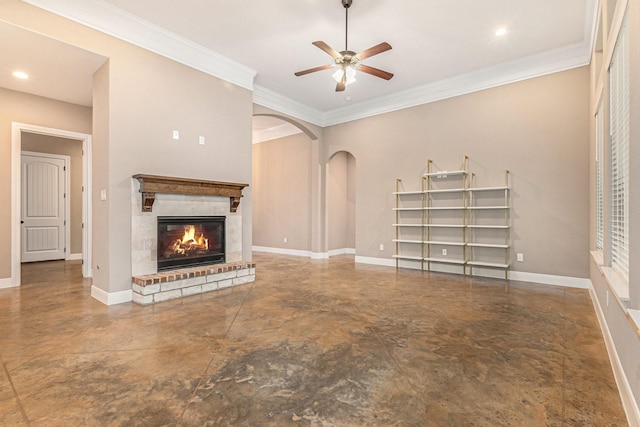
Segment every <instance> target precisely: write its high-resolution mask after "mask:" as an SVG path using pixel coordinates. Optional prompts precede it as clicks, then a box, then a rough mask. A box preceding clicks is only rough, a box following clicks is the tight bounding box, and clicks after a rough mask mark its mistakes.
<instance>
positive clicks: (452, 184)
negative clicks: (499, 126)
mask: <svg viewBox="0 0 640 427" xmlns="http://www.w3.org/2000/svg"><path fill="white" fill-rule="evenodd" d="M468 160H469V158H468V157H467V156H464V157H463V161H462V167H461V168H460V169H457V170H452V171H444V170H433V161H432V160H428V161H427V168H426V173H424V174H423V175H422V183H421V189H420V190H414V191H401V189H400V187H401V184H402V180H401V179H396V191H395V192H394V193H393V194H394V195H395V198H396V206H395V208H393V211H394V212H395V223H394V224H393V227H395V239H393V242H394V243H395V249H396V254H395V255H393V258H394V259H395V260H396V268H398V267H399V261H400V260H411V261H419V262H420V269H421V270H423V271H425V270H427V271H431V270H432V264H450V265H456V266H460V267H462V274H463V275H467V272H468V274H469V275H473V274H474V267H483V268H496V269H504V273H505V280H506V281H508V278H509V276H508V271H509V267H510V259H509V258H510V251H511V245H510V239H511V235H510V203H509V201H510V187H509V179H510V175H509V171H508V170H507V171H505V180H504V185H502V186H495V187H475V186H474V181H475V174H473V173H469V172H468V169H467V164H468ZM487 201H488V202H492V203H491V204H487ZM496 214H497V215H496ZM405 215H406V216H407V217H404V216H405ZM479 218H480V219H481V221H478V219H479ZM458 233H459V234H458ZM418 248H419V249H418ZM449 249H451V250H452V252H454V254H453V256H448V255H447V251H448V250H449ZM440 250H442V252H439V251H440ZM499 251H502V252H503V255H500V256H499V258H500V259H497V257H496V254H499V253H500V252H499ZM450 255H451V254H450Z"/></svg>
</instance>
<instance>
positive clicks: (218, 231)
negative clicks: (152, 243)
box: [157, 216, 226, 271]
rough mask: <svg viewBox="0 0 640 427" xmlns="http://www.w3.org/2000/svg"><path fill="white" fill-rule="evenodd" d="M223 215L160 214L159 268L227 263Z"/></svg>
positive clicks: (164, 269)
mask: <svg viewBox="0 0 640 427" xmlns="http://www.w3.org/2000/svg"><path fill="white" fill-rule="evenodd" d="M225 219H226V217H224V216H189V217H183V216H180V217H178V216H159V217H158V258H157V259H158V271H166V270H172V269H177V268H183V267H193V266H198V265H207V264H217V263H224V262H226V257H225Z"/></svg>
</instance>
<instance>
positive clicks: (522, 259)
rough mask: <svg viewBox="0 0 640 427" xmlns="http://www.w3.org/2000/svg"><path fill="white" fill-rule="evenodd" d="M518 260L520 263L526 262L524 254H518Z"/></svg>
mask: <svg viewBox="0 0 640 427" xmlns="http://www.w3.org/2000/svg"><path fill="white" fill-rule="evenodd" d="M516 260H517V261H520V262H522V261H524V254H523V253H521V252H518V253H517V254H516Z"/></svg>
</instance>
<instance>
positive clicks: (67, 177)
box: [20, 151, 71, 263]
mask: <svg viewBox="0 0 640 427" xmlns="http://www.w3.org/2000/svg"><path fill="white" fill-rule="evenodd" d="M22 156H30V157H44V158H47V159H59V160H63V161H64V194H65V195H64V196H63V197H64V200H63V203H64V248H65V251H64V259H65V261H69V260H71V257H70V255H71V169H70V165H71V157H69V156H65V155H62V154H50V153H40V152H37V151H20V167H22ZM22 184H23V183H22V171H20V196H21V199H20V224H21V225H22V202H23V201H22V196H24V194H22V193H23V188H22ZM20 228H22V227H20ZM23 232H24V230H20V237H21V238H20V245H22V237H23ZM67 249H68V250H67ZM20 262H21V263H22V247H20Z"/></svg>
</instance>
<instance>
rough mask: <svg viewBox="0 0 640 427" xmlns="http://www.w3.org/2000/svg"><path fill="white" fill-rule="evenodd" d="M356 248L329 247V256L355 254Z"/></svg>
mask: <svg viewBox="0 0 640 427" xmlns="http://www.w3.org/2000/svg"><path fill="white" fill-rule="evenodd" d="M355 254H356V248H341V249H331V250H330V251H329V257H332V256H338V255H355Z"/></svg>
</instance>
